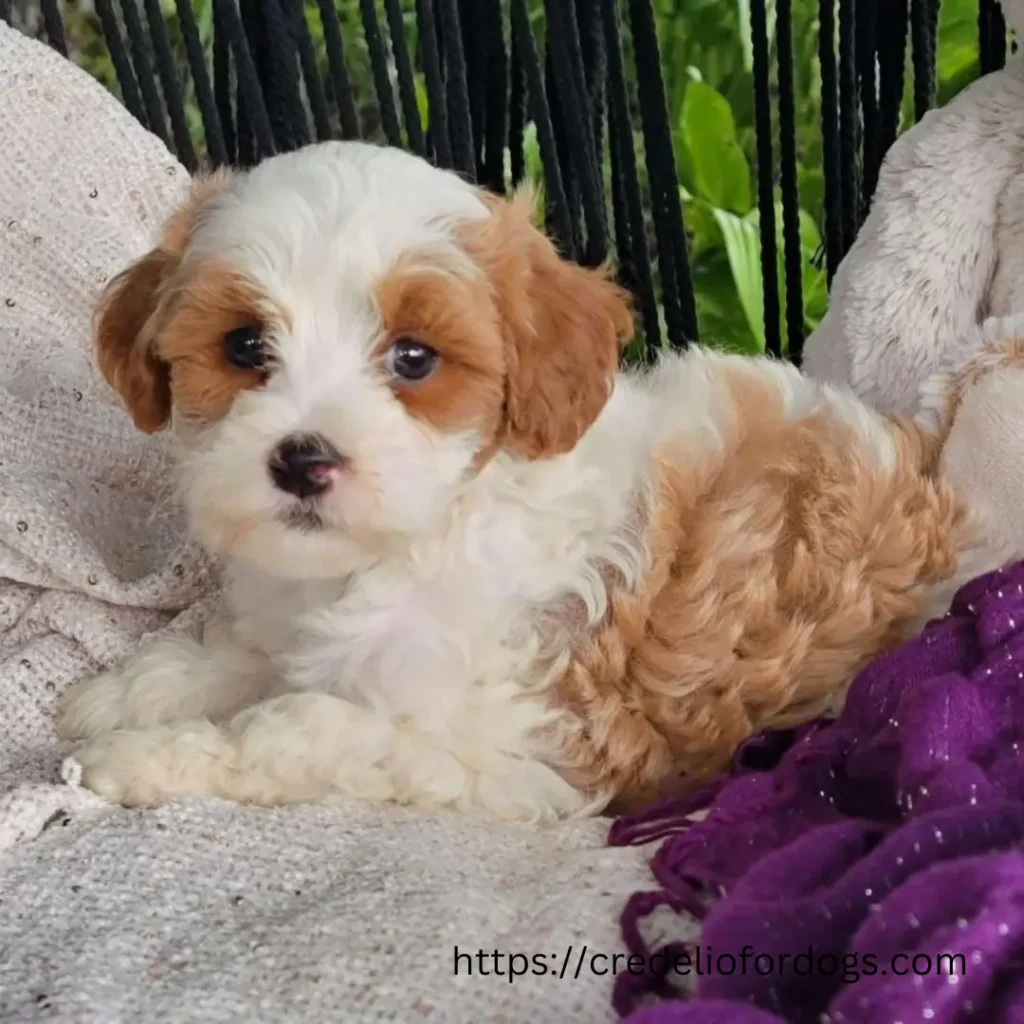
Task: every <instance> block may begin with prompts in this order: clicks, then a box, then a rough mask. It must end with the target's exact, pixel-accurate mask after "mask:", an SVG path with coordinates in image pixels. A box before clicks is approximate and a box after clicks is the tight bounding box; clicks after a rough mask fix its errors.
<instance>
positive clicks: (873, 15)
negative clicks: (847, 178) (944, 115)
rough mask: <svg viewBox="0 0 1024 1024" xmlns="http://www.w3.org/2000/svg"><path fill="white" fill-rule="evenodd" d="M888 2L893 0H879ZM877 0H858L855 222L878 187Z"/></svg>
mask: <svg viewBox="0 0 1024 1024" xmlns="http://www.w3.org/2000/svg"><path fill="white" fill-rule="evenodd" d="M882 2H883V3H891V2H892V0H882ZM880 13H881V12H880V10H879V0H857V9H856V19H857V25H856V38H855V46H856V51H857V53H856V61H857V77H858V79H859V80H860V111H861V124H862V127H863V143H862V145H863V154H864V155H863V161H864V173H863V175H862V176H861V200H860V216H859V217H858V226H859V224H860V223H863V220H864V217H865V216H867V212H868V209H869V208H870V206H871V200H872V198H873V197H874V194H875V189H876V188H877V187H878V172H879V171H880V170H881V167H882V157H883V155H884V154H883V153H882V150H881V145H880V143H881V124H880V112H879V106H878V103H879V99H878V44H877V35H878V29H879V25H878V18H879V15H880Z"/></svg>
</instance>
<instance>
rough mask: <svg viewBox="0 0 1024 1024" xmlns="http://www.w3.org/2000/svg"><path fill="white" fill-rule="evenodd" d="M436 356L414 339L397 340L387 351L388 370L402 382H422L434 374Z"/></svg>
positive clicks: (426, 346)
mask: <svg viewBox="0 0 1024 1024" xmlns="http://www.w3.org/2000/svg"><path fill="white" fill-rule="evenodd" d="M437 360H438V355H437V353H436V352H435V351H434V350H433V349H432V348H431V347H430V346H429V345H424V344H423V342H422V341H417V340H416V339H415V338H398V339H397V340H396V341H395V343H394V344H393V345H392V346H391V348H390V349H389V350H388V355H387V364H388V369H389V370H390V371H391V372H392V373H393V374H394V375H395V376H396V377H400V378H401V379H402V380H423V379H424V378H425V377H429V376H430V374H431V373H433V372H434V367H435V366H437Z"/></svg>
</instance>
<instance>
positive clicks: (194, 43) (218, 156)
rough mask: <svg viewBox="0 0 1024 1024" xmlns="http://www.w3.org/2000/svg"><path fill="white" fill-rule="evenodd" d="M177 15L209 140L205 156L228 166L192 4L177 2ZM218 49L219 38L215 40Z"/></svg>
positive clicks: (207, 139)
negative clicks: (217, 41) (217, 40)
mask: <svg viewBox="0 0 1024 1024" xmlns="http://www.w3.org/2000/svg"><path fill="white" fill-rule="evenodd" d="M175 9H176V10H177V12H178V25H179V27H180V28H181V38H182V42H183V43H184V44H185V56H186V58H187V60H188V66H189V71H190V73H191V75H192V87H193V89H194V90H195V95H196V105H197V106H198V107H199V114H200V116H201V117H202V120H203V133H204V135H205V136H206V152H207V155H208V156H209V158H210V161H211V163H212V164H213V165H214V166H215V167H219V166H221V165H222V164H225V163H227V162H228V153H227V147H226V146H225V143H224V132H223V129H222V126H221V120H220V115H219V114H218V113H217V104H216V101H215V99H214V95H213V90H212V89H211V87H210V76H209V74H208V73H207V70H206V58H205V56H204V54H203V44H202V41H201V40H200V38H199V28H198V26H197V25H196V18H195V12H194V11H193V10H192V4H191V0H175ZM214 41H215V45H216V36H215V37H214Z"/></svg>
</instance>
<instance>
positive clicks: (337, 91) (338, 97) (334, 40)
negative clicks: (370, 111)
mask: <svg viewBox="0 0 1024 1024" xmlns="http://www.w3.org/2000/svg"><path fill="white" fill-rule="evenodd" d="M317 6H318V8H319V11H320V25H321V27H322V28H323V32H324V49H325V50H326V51H327V69H328V71H329V72H330V75H331V85H332V87H333V89H334V102H335V104H336V105H337V108H338V119H339V121H340V122H341V137H342V138H343V139H358V138H359V137H360V134H361V132H360V131H359V115H358V113H357V112H356V101H355V94H354V93H353V91H352V79H351V77H350V75H349V73H348V65H347V64H346V63H345V49H344V46H343V44H342V41H341V26H340V24H339V23H338V12H337V11H336V10H335V8H334V0H317Z"/></svg>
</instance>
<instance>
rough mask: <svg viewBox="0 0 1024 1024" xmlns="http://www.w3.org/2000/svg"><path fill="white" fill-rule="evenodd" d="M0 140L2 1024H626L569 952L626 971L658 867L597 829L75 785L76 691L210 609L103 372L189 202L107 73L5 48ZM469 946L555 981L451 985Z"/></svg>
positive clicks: (482, 980) (211, 592)
mask: <svg viewBox="0 0 1024 1024" xmlns="http://www.w3.org/2000/svg"><path fill="white" fill-rule="evenodd" d="M0 124H2V125H3V132H4V148H3V153H2V155H0V476H2V486H0V1021H3V1022H4V1024H7V1022H21V1021H33V1020H37V1019H45V1020H47V1021H57V1022H65V1024H71V1022H74V1024H84V1022H93V1021H95V1022H97V1024H111V1022H116V1021H146V1022H162V1021H174V1022H187V1021H202V1022H204V1024H205V1022H215V1021H218V1022H226V1021H239V1022H242V1021H244V1022H247V1024H248V1022H251V1021H258V1022H278V1021H280V1022H288V1024H294V1022H301V1021H341V1020H358V1021H372V1020H381V1021H394V1020H400V1021H407V1020H412V1021H416V1020H421V1019H422V1020H429V1021H431V1022H445V1021H452V1022H461V1021H466V1022H477V1021H507V1022H514V1021H519V1020H537V1021H544V1020H551V1021H565V1020H579V1021H587V1022H590V1021H599V1020H603V1019H609V1018H611V1017H612V1016H613V1014H612V1010H611V1007H610V985H611V978H610V977H609V976H598V975H596V974H593V973H585V974H583V975H581V976H580V977H579V978H575V977H572V973H571V972H570V975H568V976H566V977H565V978H564V980H563V979H561V978H559V977H557V976H556V975H555V973H554V967H553V965H554V964H555V963H556V962H557V963H558V964H560V963H561V962H562V961H563V960H564V958H565V956H566V951H567V949H568V947H569V946H570V945H573V946H575V948H576V949H577V950H578V949H579V946H580V944H581V943H585V944H587V945H588V946H589V948H590V949H591V950H600V951H601V952H603V953H606V954H613V953H615V952H619V951H621V949H622V946H621V942H620V939H619V935H618V926H617V921H616V913H617V908H618V907H619V906H620V905H621V903H622V901H623V899H625V897H626V895H627V894H628V892H629V891H631V890H632V889H635V888H636V887H637V886H638V885H640V884H641V883H642V879H643V878H644V876H645V875H646V866H645V855H644V853H643V851H641V850H637V849H621V850H610V849H608V848H607V847H606V845H605V839H606V834H607V824H606V823H604V822H602V821H590V822H585V823H579V824H572V825H566V826H563V827H559V828H553V829H548V830H535V829H530V828H525V827H516V826H509V827H494V826H487V825H483V824H480V823H477V822H474V821H471V820H467V819H465V818H460V817H455V816H430V815H417V814H412V813H405V812H402V811H399V810H394V809H392V810H388V809H380V808H372V807H365V806H359V805H355V804H341V805H338V806H332V807H330V808H291V809H287V810H281V811H277V812H263V811H255V810H249V809H243V808H239V807H236V806H233V805H229V804H225V803H220V802H214V801H211V802H209V803H193V804H182V805H178V806H174V807H168V808H164V809H161V810H159V811H154V812H147V813H128V812H123V811H120V810H108V809H103V808H102V807H100V806H99V805H98V801H96V800H95V799H93V798H92V797H91V796H90V795H89V794H87V793H86V792H84V791H83V790H81V789H79V788H76V787H75V786H74V785H64V784H63V783H62V782H61V781H60V778H59V776H58V766H59V764H60V762H61V760H62V756H63V754H64V753H65V751H62V750H61V749H60V748H59V747H58V745H57V743H56V741H55V739H54V736H53V731H52V726H51V715H52V710H53V704H54V701H55V700H56V698H57V697H58V696H59V695H60V693H61V692H62V691H63V690H64V688H65V687H67V686H68V685H69V684H71V683H72V682H74V681H75V680H77V679H80V678H82V677H84V676H88V675H90V674H93V673H95V672H96V671H97V670H98V669H100V668H102V667H104V666H109V665H113V664H115V663H117V662H118V661H120V660H121V659H122V658H123V657H125V655H126V654H127V653H128V652H129V651H130V650H131V649H132V648H133V647H134V646H135V645H136V644H137V643H138V642H139V640H140V639H141V638H142V637H143V636H144V635H145V634H147V633H151V632H153V631H157V630H162V629H180V628H187V627H189V626H190V624H192V623H193V622H194V621H196V620H198V619H200V618H202V616H203V615H205V614H206V612H207V610H208V608H209V607H210V603H211V602H212V601H214V600H215V597H216V595H215V576H214V573H213V572H212V570H211V567H210V566H209V565H208V564H207V562H206V561H205V560H204V558H203V557H202V555H201V554H200V553H199V552H198V551H196V550H195V548H194V547H192V546H191V545H189V544H188V543H186V542H185V541H184V538H185V537H186V529H185V522H184V519H183V517H182V515H181V512H180V510H179V508H178V506H177V504H176V503H175V501H174V497H173V492H172V490H171V489H170V487H169V480H170V466H169V462H168V458H167V450H166V444H165V442H164V441H163V440H161V439H160V438H143V437H141V436H140V435H137V434H136V433H135V432H134V431H133V429H132V427H131V425H130V423H129V421H128V418H127V416H126V415H125V414H124V413H123V412H122V411H121V410H120V409H119V408H117V406H116V405H115V404H114V402H113V399H112V395H111V393H110V392H109V390H108V389H107V387H106V385H105V384H103V383H102V382H101V381H100V380H99V378H98V376H97V375H96V373H95V371H94V369H93V368H92V367H91V365H90V360H89V358H88V355H87V348H86V339H87V337H88V334H89V319H90V310H91V307H92V304H93V302H94V301H95V297H96V293H97V290H98V288H99V287H100V286H101V284H102V283H103V282H105V281H106V280H107V279H108V278H109V277H110V276H111V274H113V273H114V272H115V271H117V270H120V269H121V268H122V267H123V266H124V265H125V264H126V262H127V261H128V260H130V259H131V258H133V257H135V256H137V255H139V254H140V253H142V252H143V251H145V249H146V248H147V247H148V245H149V244H150V243H151V241H152V236H153V233H154V230H155V229H156V227H157V225H158V224H159V222H160V221H161V220H162V218H163V217H164V216H165V215H166V213H167V212H168V211H169V210H170V208H171V206H172V204H173V203H174V201H175V200H176V198H177V197H178V196H180V195H181V193H182V190H183V189H184V188H185V186H186V183H187V178H186V175H185V172H184V171H183V169H182V168H181V167H179V166H178V165H177V164H175V163H174V162H173V161H172V160H171V159H170V158H169V157H168V154H167V152H166V150H165V149H164V148H163V146H162V145H161V144H160V143H159V141H158V140H156V139H155V138H153V137H152V136H150V135H148V134H147V133H146V132H144V131H143V130H142V129H141V128H140V127H139V126H138V125H137V124H136V123H135V122H134V120H132V118H131V117H130V116H129V115H128V114H127V113H125V112H124V111H123V110H122V109H121V107H120V106H119V104H118V103H117V102H116V100H114V99H113V98H112V97H110V96H109V95H108V94H107V93H105V92H104V91H103V90H102V89H101V88H100V87H99V86H98V85H96V84H95V83H93V82H92V81H91V80H90V79H89V78H88V77H87V76H86V75H84V74H83V73H82V72H80V71H78V70H77V69H76V68H75V67H74V66H73V65H71V64H69V63H67V62H65V61H63V60H62V59H61V58H59V57H58V56H57V55H56V54H54V53H53V52H52V51H50V50H48V49H47V48H45V47H44V46H42V45H40V44H37V43H34V42H31V41H28V40H26V39H24V38H23V37H21V36H20V35H18V34H17V33H15V32H12V31H10V30H8V29H6V28H4V27H3V26H2V25H0ZM73 781H74V780H72V782H73ZM456 945H458V946H459V948H460V950H462V951H468V952H475V951H476V950H477V949H478V948H482V949H484V950H486V951H488V952H490V951H492V950H498V951H499V952H501V953H504V954H508V953H513V952H518V953H526V954H528V955H530V956H533V955H541V956H542V957H543V958H544V959H543V961H542V963H543V964H544V965H545V966H546V967H548V968H550V970H549V971H548V972H547V973H546V974H544V975H540V974H537V973H533V972H531V973H530V974H528V975H525V976H522V977H517V978H516V979H515V982H514V983H510V982H509V978H508V976H507V971H506V974H505V975H504V976H500V977H496V976H494V973H493V971H492V973H491V974H490V975H489V976H487V977H481V976H480V975H479V972H478V971H477V970H475V971H474V974H473V976H466V972H465V964H464V969H463V972H462V974H461V976H459V977H455V976H454V947H455V946H456ZM555 958H557V961H556V959H555ZM531 966H535V965H533V964H531Z"/></svg>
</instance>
